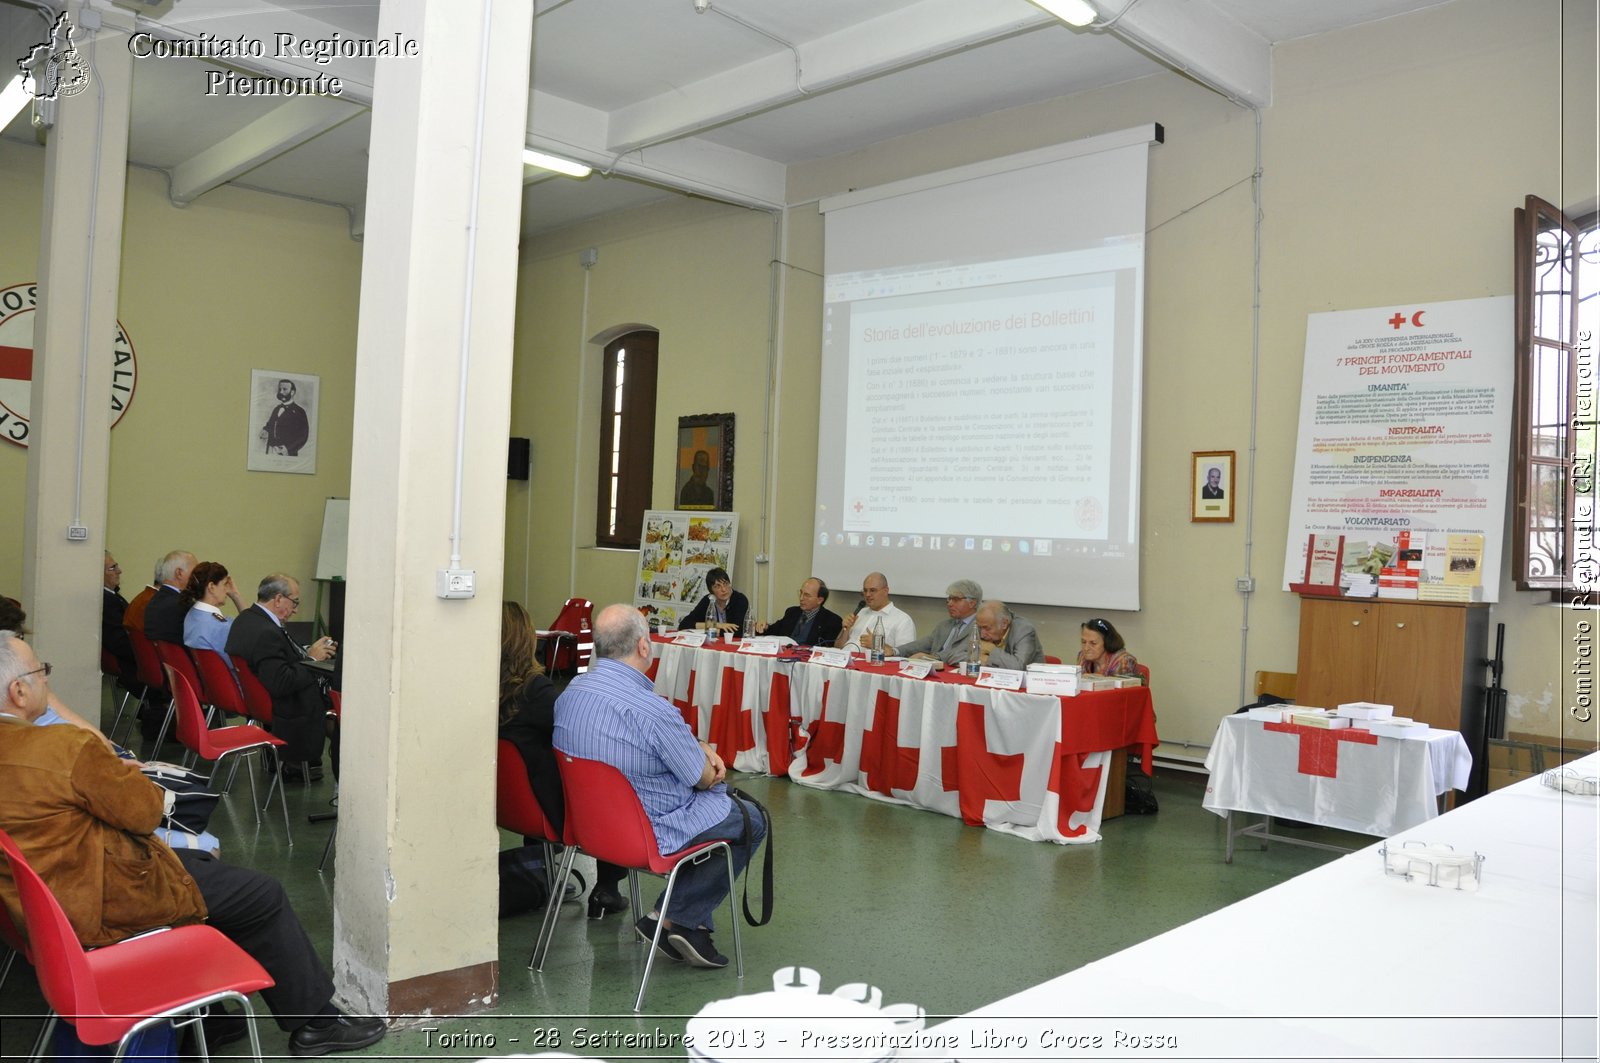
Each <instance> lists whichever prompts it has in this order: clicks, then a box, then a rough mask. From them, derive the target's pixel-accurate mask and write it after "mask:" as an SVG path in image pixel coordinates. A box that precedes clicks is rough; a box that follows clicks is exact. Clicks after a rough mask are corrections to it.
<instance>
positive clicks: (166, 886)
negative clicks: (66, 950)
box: [0, 631, 387, 1056]
mask: <svg viewBox="0 0 1600 1063" xmlns="http://www.w3.org/2000/svg"><path fill="white" fill-rule="evenodd" d="M49 677H50V666H49V665H48V664H41V663H40V662H39V659H38V658H37V657H35V656H34V653H33V650H32V648H31V647H29V646H28V644H27V643H25V642H23V641H22V640H21V639H19V638H17V636H16V633H15V632H13V631H0V685H3V689H0V777H3V778H4V779H5V780H6V785H5V786H4V787H0V829H3V830H4V831H6V833H8V834H10V835H11V838H12V840H13V841H15V842H16V844H17V847H18V848H19V849H21V850H22V853H23V855H24V856H25V857H26V858H27V860H28V863H29V864H30V865H31V866H32V867H33V869H34V870H35V871H37V872H38V873H39V877H40V878H42V879H44V881H45V884H46V885H47V886H49V887H50V891H51V892H52V893H54V894H55V896H56V900H57V901H59V902H60V904H61V907H62V909H63V910H64V911H65V912H66V914H67V918H68V919H69V920H71V922H72V928H73V930H75V931H77V934H78V938H79V940H81V941H82V942H83V944H84V945H86V946H89V947H95V946H100V945H110V944H112V943H114V942H117V941H121V940H123V939H124V938H128V937H132V936H133V935H135V934H141V933H144V932H145V931H147V930H152V929H156V928H158V927H164V926H182V925H185V924H189V923H200V922H205V923H208V924H209V925H211V926H213V927H215V928H216V929H217V930H218V931H219V932H221V933H222V934H224V935H226V936H227V937H228V938H230V939H231V940H232V941H233V942H234V943H235V944H237V945H238V946H239V947H240V948H241V949H243V950H244V951H245V952H247V953H249V954H250V956H251V957H253V958H254V959H255V961H256V962H257V963H259V964H261V966H262V967H264V968H266V971H267V973H268V974H270V975H271V976H272V978H273V981H275V982H276V983H277V984H276V985H274V986H273V987H272V988H270V989H265V990H262V992H261V996H262V998H263V999H264V1000H265V1001H266V1002H267V1007H268V1008H270V1009H271V1010H272V1013H273V1015H274V1016H275V1017H276V1018H277V1020H278V1025H279V1027H280V1028H282V1029H284V1030H287V1031H291V1032H290V1035H289V1051H290V1053H291V1054H292V1055H296V1056H302V1055H306V1056H312V1055H323V1054H325V1053H327V1052H342V1051H346V1050H349V1049H355V1048H364V1047H366V1046H367V1045H371V1044H375V1043H377V1042H378V1041H380V1040H382V1039H383V1035H384V1034H385V1032H387V1031H386V1029H385V1026H384V1023H383V1020H382V1019H375V1018H365V1019H363V1018H352V1017H351V1016H348V1015H346V1014H344V1013H343V1012H342V1011H340V1010H339V1009H338V1008H337V1007H336V1006H335V1005H334V1004H333V981H332V979H330V978H329V977H328V972H327V969H326V968H324V967H323V966H322V961H321V960H319V959H318V958H317V953H316V950H315V949H314V948H313V947H312V945H311V941H310V940H309V939H308V938H307V937H306V932H305V928H304V927H303V926H301V924H300V920H299V918H298V917H297V916H296V915H295V913H294V908H293V907H291V906H290V904H289V898H288V896H287V895H286V894H285V893H284V890H283V886H282V884H281V883H279V882H278V881H277V880H276V879H274V878H271V877H270V876H268V875H264V874H262V873H261V872H259V871H251V870H248V869H246V868H238V867H231V866H229V865H228V864H225V863H223V862H222V861H221V860H218V859H216V858H215V857H213V856H212V855H211V854H210V853H206V852H202V851H200V850H197V849H185V850H183V851H182V852H174V851H173V850H172V849H169V848H168V847H167V846H166V844H165V843H164V842H162V841H160V840H159V839H157V838H155V837H153V836H152V834H151V832H152V831H153V830H155V828H156V827H158V826H159V825H160V824H161V818H162V813H163V811H164V810H165V808H166V807H167V806H166V800H167V798H168V797H169V796H170V795H169V794H167V792H166V791H164V790H162V789H161V787H159V786H157V785H156V784H155V783H153V782H151V781H150V780H149V779H147V778H145V777H144V776H143V775H142V774H140V772H139V769H138V767H137V766H135V765H133V764H130V763H128V762H127V761H124V760H119V759H117V757H116V755H115V754H113V753H112V752H111V751H110V750H108V749H106V747H105V746H104V745H102V744H101V743H100V742H99V741H97V740H96V739H95V737H94V736H93V735H91V734H90V733H88V732H87V731H84V730H81V729H79V728H76V727H36V726H33V724H34V723H35V721H37V720H38V719H39V717H40V716H42V715H43V714H44V712H45V709H46V706H47V705H48V704H49V701H50V684H49ZM3 864H4V862H3V861H0V901H3V903H4V904H5V905H6V907H7V909H8V911H9V914H10V915H11V918H12V919H13V920H14V921H16V922H17V923H18V924H19V925H20V923H21V916H22V909H21V904H20V903H19V901H18V898H17V890H16V884H15V882H14V881H13V880H12V877H11V871H10V868H9V867H8V866H3ZM239 1031H240V1034H241V1035H242V1033H243V1028H242V1027H240V1028H239Z"/></svg>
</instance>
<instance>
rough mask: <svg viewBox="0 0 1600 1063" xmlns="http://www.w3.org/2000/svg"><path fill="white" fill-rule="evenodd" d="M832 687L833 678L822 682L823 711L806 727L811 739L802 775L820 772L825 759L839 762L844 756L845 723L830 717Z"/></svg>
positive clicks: (806, 748) (806, 749)
mask: <svg viewBox="0 0 1600 1063" xmlns="http://www.w3.org/2000/svg"><path fill="white" fill-rule="evenodd" d="M832 687H833V680H831V679H830V680H828V681H827V682H826V683H824V684H822V713H821V714H820V715H819V716H818V717H817V718H816V720H814V721H812V724H811V726H810V727H808V728H806V730H807V731H808V732H809V733H810V735H811V740H810V741H809V742H807V743H806V745H805V751H806V770H805V771H803V772H801V773H800V774H801V775H802V776H804V775H817V774H820V773H821V772H822V769H823V768H824V767H825V765H824V764H823V763H822V762H823V761H825V760H831V761H833V762H834V763H835V764H837V763H839V760H840V758H842V757H843V756H844V724H842V723H834V722H833V721H831V720H829V719H828V693H829V691H830V690H831V689H832Z"/></svg>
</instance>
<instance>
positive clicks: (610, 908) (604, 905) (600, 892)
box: [589, 884, 628, 919]
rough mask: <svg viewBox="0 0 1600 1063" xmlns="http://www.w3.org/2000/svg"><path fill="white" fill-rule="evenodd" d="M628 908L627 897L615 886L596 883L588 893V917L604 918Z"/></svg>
mask: <svg viewBox="0 0 1600 1063" xmlns="http://www.w3.org/2000/svg"><path fill="white" fill-rule="evenodd" d="M627 910H628V898H626V897H624V896H623V895H622V894H621V893H619V892H617V889H616V887H614V886H607V885H604V884H602V885H598V886H596V887H595V888H594V890H593V891H592V892H591V893H590V894H589V918H590V919H604V918H605V917H606V916H607V915H610V914H613V913H616V912H625V911H627Z"/></svg>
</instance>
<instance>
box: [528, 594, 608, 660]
mask: <svg viewBox="0 0 1600 1063" xmlns="http://www.w3.org/2000/svg"><path fill="white" fill-rule="evenodd" d="M593 615H594V603H593V602H591V601H589V599H587V598H568V599H567V601H566V604H565V605H563V606H562V607H561V612H559V613H557V614H556V618H555V620H553V621H551V623H550V626H549V627H548V628H546V629H543V630H539V631H535V632H534V636H535V637H537V638H538V639H539V641H541V642H543V643H544V644H545V651H544V670H545V671H547V672H549V673H550V674H551V675H560V674H566V673H569V672H570V673H571V674H572V675H577V674H578V673H580V672H587V671H588V670H589V658H590V657H591V656H593V654H594V634H593V632H592V631H591V630H590V627H589V622H590V620H591V619H592V617H593Z"/></svg>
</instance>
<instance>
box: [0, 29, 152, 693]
mask: <svg viewBox="0 0 1600 1063" xmlns="http://www.w3.org/2000/svg"><path fill="white" fill-rule="evenodd" d="M67 17H68V18H69V19H70V20H71V24H72V26H73V27H75V32H74V33H73V35H72V37H71V43H72V45H73V46H74V47H75V48H76V50H77V59H78V60H79V61H81V62H82V63H83V66H84V68H85V69H87V70H88V71H89V75H90V81H89V84H88V85H87V87H86V88H84V89H83V91H81V92H78V93H77V94H76V95H72V96H62V97H61V98H59V99H58V100H57V101H56V103H55V119H56V124H55V128H53V129H51V130H50V133H49V140H48V141H47V144H46V147H45V179H44V221H43V231H42V233H41V238H40V246H39V305H38V309H37V310H36V311H35V315H36V319H35V322H34V328H33V349H34V354H33V390H32V393H31V395H30V397H29V400H28V401H29V411H28V419H29V421H30V422H31V423H30V427H29V432H28V499H27V506H26V513H27V516H26V519H25V523H24V529H23V555H22V595H23V602H24V604H25V605H26V606H27V608H28V624H29V626H30V627H32V628H33V630H34V632H35V634H34V639H33V641H34V644H35V647H36V649H37V650H38V653H39V657H40V658H41V659H42V660H47V661H50V662H51V663H52V664H53V665H55V667H56V673H55V675H54V676H52V678H51V680H50V683H51V686H52V687H53V688H54V689H55V691H56V693H57V695H58V696H59V697H60V698H61V700H62V701H64V702H65V703H66V704H68V705H70V706H72V707H73V708H75V709H77V710H78V711H79V712H81V713H82V714H83V715H84V716H86V717H88V718H89V719H91V720H94V719H97V718H98V717H99V714H100V597H101V589H100V588H101V581H102V575H103V572H104V564H103V557H104V554H103V551H104V550H105V544H106V485H107V480H108V470H109V467H110V460H111V453H110V451H111V427H110V425H111V419H110V412H109V411H110V406H111V394H112V391H111V383H112V359H113V356H114V350H113V342H114V340H115V338H116V334H117V283H118V279H119V277H120V274H121V262H122V205H123V193H124V190H125V187H126V180H125V175H126V173H127V165H128V106H129V103H130V102H131V100H132V97H133V90H132V82H133V56H132V55H130V54H129V53H128V47H127V38H128V36H129V34H130V33H132V16H131V15H128V14H126V13H124V12H120V11H116V12H107V13H105V14H104V15H100V16H97V15H96V13H95V12H92V11H82V10H80V8H79V5H77V4H72V5H70V7H69V9H68V12H67ZM102 20H103V21H102ZM41 27H43V23H42V22H41ZM96 27H98V28H96ZM39 36H40V40H41V41H42V40H43V39H44V38H45V37H46V36H47V33H46V32H44V31H43V30H42V29H41V33H40V35H39ZM69 527H77V528H81V529H82V531H81V532H80V533H78V534H82V535H83V536H84V537H83V538H81V539H69V538H68V528H69Z"/></svg>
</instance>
